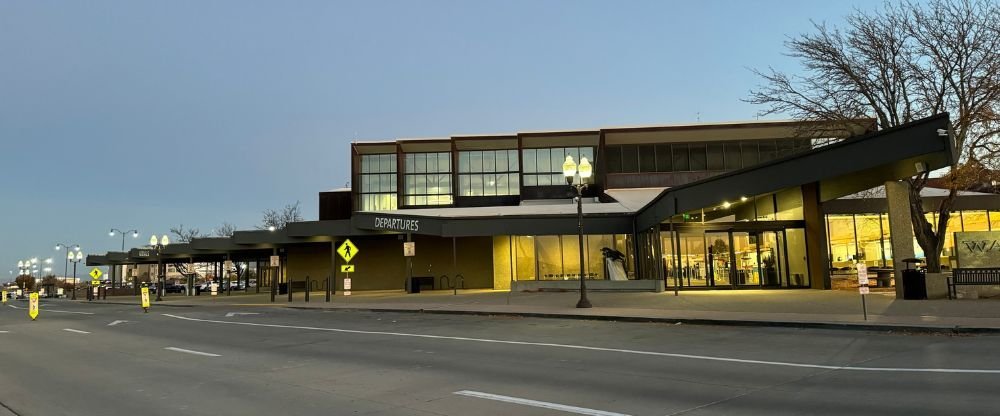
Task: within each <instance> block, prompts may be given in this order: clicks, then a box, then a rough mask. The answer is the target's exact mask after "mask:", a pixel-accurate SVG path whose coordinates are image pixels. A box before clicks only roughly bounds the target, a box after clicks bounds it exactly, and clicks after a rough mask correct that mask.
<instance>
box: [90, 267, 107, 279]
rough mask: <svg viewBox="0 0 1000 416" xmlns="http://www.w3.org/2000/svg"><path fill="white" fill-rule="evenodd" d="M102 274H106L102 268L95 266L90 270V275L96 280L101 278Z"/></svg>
mask: <svg viewBox="0 0 1000 416" xmlns="http://www.w3.org/2000/svg"><path fill="white" fill-rule="evenodd" d="M101 276H104V272H102V271H101V269H98V268H96V267H95V268H94V269H93V270H91V271H90V277H91V278H93V279H94V280H98V279H100V278H101Z"/></svg>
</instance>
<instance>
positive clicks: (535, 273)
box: [509, 234, 636, 280]
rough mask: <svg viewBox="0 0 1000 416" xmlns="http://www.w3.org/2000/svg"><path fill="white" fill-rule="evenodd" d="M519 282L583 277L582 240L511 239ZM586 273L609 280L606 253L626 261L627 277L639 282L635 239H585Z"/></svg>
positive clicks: (560, 237) (573, 237)
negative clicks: (616, 255) (634, 250)
mask: <svg viewBox="0 0 1000 416" xmlns="http://www.w3.org/2000/svg"><path fill="white" fill-rule="evenodd" d="M509 238H510V241H511V244H513V245H514V247H513V253H514V254H513V259H512V260H513V262H514V267H513V268H514V270H515V271H516V272H515V276H514V278H515V279H516V280H576V279H578V278H579V276H580V241H579V239H580V236H578V235H539V236H524V235H519V236H510V237H509ZM583 244H584V247H583V249H584V250H583V256H584V259H583V261H584V268H583V273H584V274H585V275H586V277H587V279H596V280H604V279H609V276H608V270H607V268H606V267H605V260H604V259H605V254H604V253H605V251H606V250H612V251H615V252H617V253H619V254H620V255H621V256H622V258H623V262H622V263H623V266H624V269H625V276H626V277H627V278H628V279H636V274H635V256H634V253H633V249H632V247H631V246H632V237H631V236H629V235H623V234H609V235H584V236H583Z"/></svg>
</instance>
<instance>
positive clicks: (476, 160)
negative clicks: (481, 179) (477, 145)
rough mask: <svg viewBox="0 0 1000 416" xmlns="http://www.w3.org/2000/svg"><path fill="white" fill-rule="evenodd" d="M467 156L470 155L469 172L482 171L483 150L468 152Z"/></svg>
mask: <svg viewBox="0 0 1000 416" xmlns="http://www.w3.org/2000/svg"><path fill="white" fill-rule="evenodd" d="M469 156H470V157H471V162H470V164H471V166H472V170H471V172H482V171H483V152H479V151H475V152H469Z"/></svg>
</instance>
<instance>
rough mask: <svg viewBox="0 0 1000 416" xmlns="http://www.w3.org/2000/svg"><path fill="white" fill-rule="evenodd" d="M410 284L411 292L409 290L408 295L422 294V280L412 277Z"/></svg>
mask: <svg viewBox="0 0 1000 416" xmlns="http://www.w3.org/2000/svg"><path fill="white" fill-rule="evenodd" d="M409 282H410V287H409V289H410V290H407V293H420V279H419V278H417V277H411V278H410V280H409Z"/></svg>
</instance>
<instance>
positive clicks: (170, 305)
mask: <svg viewBox="0 0 1000 416" xmlns="http://www.w3.org/2000/svg"><path fill="white" fill-rule="evenodd" d="M77 302H80V301H77ZM83 302H84V304H88V303H92V304H99V305H128V306H139V304H138V303H133V302H108V301H106V300H98V301H93V300H91V301H83ZM153 305H156V306H166V307H170V308H193V307H194V306H195V305H172V304H169V303H153ZM151 306H152V305H151Z"/></svg>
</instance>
